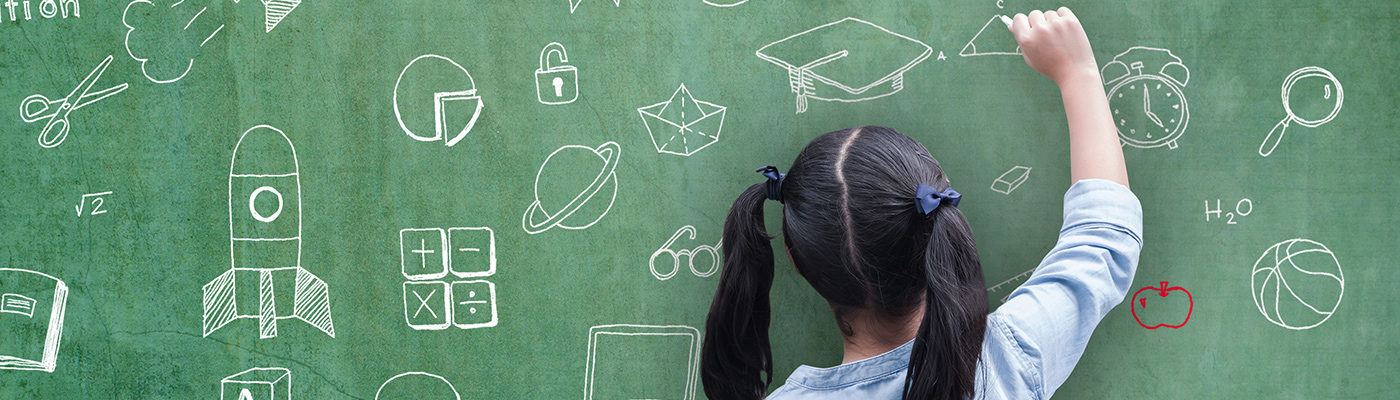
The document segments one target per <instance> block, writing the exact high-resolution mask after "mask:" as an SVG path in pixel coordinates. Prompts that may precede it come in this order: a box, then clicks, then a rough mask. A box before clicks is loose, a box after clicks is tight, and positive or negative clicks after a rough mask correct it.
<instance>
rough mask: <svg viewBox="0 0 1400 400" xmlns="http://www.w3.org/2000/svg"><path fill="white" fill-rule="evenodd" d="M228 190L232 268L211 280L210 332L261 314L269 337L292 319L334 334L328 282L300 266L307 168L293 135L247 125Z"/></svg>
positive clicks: (207, 294)
mask: <svg viewBox="0 0 1400 400" xmlns="http://www.w3.org/2000/svg"><path fill="white" fill-rule="evenodd" d="M228 189H229V192H228V196H229V197H228V215H229V254H230V260H231V261H232V267H231V268H229V270H228V271H225V272H224V273H222V274H220V275H219V276H218V277H217V278H214V280H213V281H210V282H209V283H208V284H206V285H204V336H206V337H207V336H209V334H211V333H214V331H216V330H219V328H222V327H224V325H227V324H228V323H230V322H233V321H235V320H238V319H245V318H247V319H257V320H258V337H260V338H263V339H267V338H273V337H277V323H278V321H280V320H285V319H299V320H302V321H304V322H306V323H308V324H311V326H314V327H316V328H317V329H320V330H321V331H322V332H325V333H326V334H327V335H330V336H331V337H335V327H334V326H333V324H332V322H331V308H330V295H329V293H328V290H327V288H326V282H324V281H322V280H321V278H318V277H316V275H312V274H311V272H308V271H307V270H306V269H304V268H302V266H301V237H302V236H301V233H302V232H301V210H302V204H301V166H300V164H299V162H298V161H297V155H296V148H294V147H293V146H292V141H291V139H288V138H287V135H286V134H285V133H282V131H281V130H278V129H277V128H273V127H271V126H267V125H258V126H254V127H252V128H249V129H248V130H247V131H244V132H243V135H242V136H240V137H239V138H238V143H237V144H236V145H234V148H233V157H232V159H231V160H230V161H229V176H228ZM289 299H290V300H291V301H290V302H288V301H287V300H289ZM249 304H257V309H256V310H249V309H248V308H249V307H248V305H249ZM240 305H242V306H243V307H240Z"/></svg>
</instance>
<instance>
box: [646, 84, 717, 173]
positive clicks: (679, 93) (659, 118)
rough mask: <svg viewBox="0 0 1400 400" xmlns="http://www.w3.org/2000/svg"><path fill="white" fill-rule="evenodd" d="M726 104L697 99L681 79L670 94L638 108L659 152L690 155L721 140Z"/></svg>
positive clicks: (652, 141)
mask: <svg viewBox="0 0 1400 400" xmlns="http://www.w3.org/2000/svg"><path fill="white" fill-rule="evenodd" d="M726 109H727V108H726V107H724V106H720V105H715V104H714V103H710V102H707V101H700V100H696V99H695V96H692V95H691V94H690V90H689V89H686V87H685V84H684V83H682V84H681V86H680V87H678V88H676V91H675V92H674V93H672V94H671V98H670V99H668V100H666V101H663V102H660V103H656V104H652V105H649V106H646V107H642V108H638V109H637V112H639V113H641V114H642V123H644V124H646V128H647V134H648V135H651V143H652V145H654V146H656V151H657V152H658V153H666V154H675V155H678V156H686V157H689V156H690V155H692V154H695V153H696V152H698V151H700V150H701V149H704V148H706V147H709V146H710V145H712V144H715V142H717V141H719V134H720V130H722V129H724V112H725V110H726Z"/></svg>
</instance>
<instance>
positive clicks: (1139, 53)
mask: <svg viewBox="0 0 1400 400" xmlns="http://www.w3.org/2000/svg"><path fill="white" fill-rule="evenodd" d="M1100 74H1101V76H1102V77H1103V80H1104V86H1108V87H1109V89H1108V104H1109V108H1110V109H1111V110H1112V111H1113V121H1114V126H1115V127H1117V128H1118V138H1119V139H1122V141H1123V145H1124V146H1132V147H1137V148H1144V149H1145V148H1154V147H1162V146H1167V148H1168V149H1175V148H1176V145H1177V143H1176V142H1177V140H1178V139H1180V138H1181V135H1182V134H1184V133H1186V124H1187V122H1189V120H1190V118H1191V114H1190V112H1189V111H1188V110H1187V107H1186V96H1185V94H1184V93H1183V92H1182V91H1181V89H1182V88H1183V87H1185V86H1186V83H1187V82H1188V81H1189V80H1190V79H1191V70H1189V69H1187V68H1186V64H1182V62H1181V58H1180V57H1177V56H1176V55H1174V54H1172V52H1171V51H1170V50H1166V49H1158V48H1152V47H1143V46H1134V47H1132V48H1129V49H1128V50H1127V51H1124V52H1122V53H1119V54H1118V55H1117V56H1114V57H1113V61H1110V62H1109V63H1108V64H1106V65H1104V66H1103V69H1102V70H1101V71H1100Z"/></svg>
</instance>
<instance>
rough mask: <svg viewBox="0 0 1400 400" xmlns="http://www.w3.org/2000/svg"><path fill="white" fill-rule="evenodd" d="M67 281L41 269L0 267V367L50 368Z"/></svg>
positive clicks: (59, 334)
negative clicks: (1, 334)
mask: <svg viewBox="0 0 1400 400" xmlns="http://www.w3.org/2000/svg"><path fill="white" fill-rule="evenodd" d="M67 305H68V285H66V284H64V283H63V281H62V280H59V279H58V278H55V277H53V276H51V275H49V274H45V273H42V272H35V271H30V270H27V269H19V268H0V332H4V333H5V336H3V337H0V369H12V370H29V371H44V372H53V370H54V368H55V367H57V365H58V345H59V342H60V340H61V339H62V338H63V315H64V311H65V310H66V309H67Z"/></svg>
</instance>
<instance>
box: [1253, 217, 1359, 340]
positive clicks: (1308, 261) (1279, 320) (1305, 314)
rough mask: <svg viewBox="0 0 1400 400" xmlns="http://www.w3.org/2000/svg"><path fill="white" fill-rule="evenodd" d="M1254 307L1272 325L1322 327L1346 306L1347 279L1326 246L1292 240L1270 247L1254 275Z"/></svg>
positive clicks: (1255, 268) (1258, 262) (1294, 328)
mask: <svg viewBox="0 0 1400 400" xmlns="http://www.w3.org/2000/svg"><path fill="white" fill-rule="evenodd" d="M1249 282H1250V286H1251V288H1252V290H1251V293H1250V294H1251V295H1252V297H1253V298H1254V306H1255V307H1257V308H1258V309H1259V313H1260V314H1264V317H1265V318H1268V319H1269V322H1272V323H1274V325H1278V326H1281V327H1284V328H1288V329H1293V330H1301V329H1309V328H1313V327H1316V326H1318V325H1322V323H1323V322H1326V321H1327V319H1328V318H1331V317H1332V313H1334V312H1336V311H1337V306H1339V305H1341V303H1342V292H1343V290H1344V289H1345V287H1346V279H1345V278H1344V277H1343V276H1342V265H1341V263H1339V262H1337V256H1336V255H1335V254H1333V253H1332V250H1330V249H1328V248H1327V246H1324V245H1322V243H1318V242H1314V241H1311V240H1307V239H1290V240H1285V241H1283V242H1280V243H1278V244H1275V245H1273V246H1272V247H1269V249H1268V250H1265V251H1264V254H1263V255H1261V256H1259V260H1258V261H1255V262H1254V270H1253V272H1252V273H1251V274H1250V279H1249Z"/></svg>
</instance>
